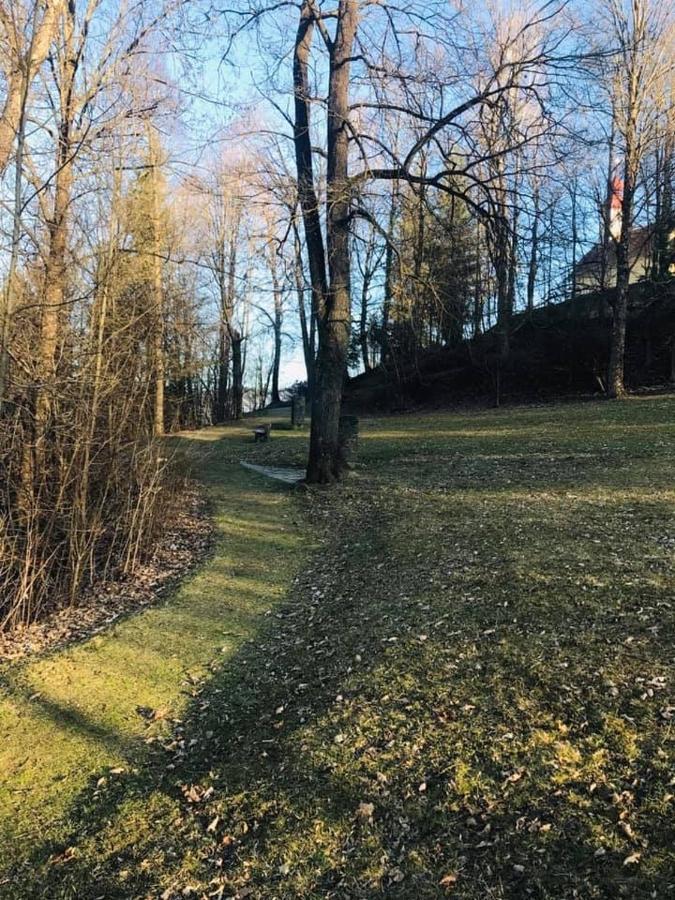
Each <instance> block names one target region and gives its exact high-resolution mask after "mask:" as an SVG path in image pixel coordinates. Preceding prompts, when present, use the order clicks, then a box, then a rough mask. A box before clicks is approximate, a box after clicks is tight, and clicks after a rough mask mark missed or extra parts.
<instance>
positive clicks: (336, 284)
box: [307, 0, 357, 484]
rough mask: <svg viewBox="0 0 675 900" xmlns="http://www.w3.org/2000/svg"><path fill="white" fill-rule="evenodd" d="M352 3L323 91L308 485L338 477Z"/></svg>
mask: <svg viewBox="0 0 675 900" xmlns="http://www.w3.org/2000/svg"><path fill="white" fill-rule="evenodd" d="M356 27H357V0H340V3H339V5H338V22H337V27H336V31H335V39H334V41H333V42H332V44H331V53H330V73H329V85H328V136H327V151H328V163H327V168H326V248H327V251H328V253H327V255H328V274H329V287H328V293H327V295H326V302H325V305H324V309H323V311H322V312H323V314H322V315H321V316H320V318H319V357H318V361H317V384H316V394H315V397H314V401H313V404H312V431H311V435H310V449H309V461H308V464H307V480H308V481H309V482H310V483H317V484H328V483H330V482H331V481H333V480H334V479H336V478H339V477H340V474H341V471H342V465H341V458H340V446H339V423H340V410H341V406H342V389H343V384H344V379H345V374H346V368H347V350H348V347H349V332H350V326H351V302H350V301H351V296H350V294H351V281H350V257H349V235H350V208H351V202H350V200H351V198H350V183H349V129H348V119H349V112H350V109H349V75H350V61H351V56H352V50H353V45H354V38H355V37H356Z"/></svg>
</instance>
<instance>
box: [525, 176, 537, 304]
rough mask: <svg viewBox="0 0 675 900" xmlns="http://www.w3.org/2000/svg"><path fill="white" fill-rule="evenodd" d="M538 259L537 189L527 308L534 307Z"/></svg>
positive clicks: (531, 239)
mask: <svg viewBox="0 0 675 900" xmlns="http://www.w3.org/2000/svg"><path fill="white" fill-rule="evenodd" d="M538 260H539V190H538V189H537V188H535V191H534V211H533V219H532V232H531V234H530V265H529V267H528V270H527V310H528V312H532V310H533V309H534V289H535V285H536V283H537V264H538Z"/></svg>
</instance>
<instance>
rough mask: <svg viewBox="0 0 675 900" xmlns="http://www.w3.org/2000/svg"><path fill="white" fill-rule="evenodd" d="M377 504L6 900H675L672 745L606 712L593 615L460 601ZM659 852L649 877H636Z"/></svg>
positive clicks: (86, 802)
mask: <svg viewBox="0 0 675 900" xmlns="http://www.w3.org/2000/svg"><path fill="white" fill-rule="evenodd" d="M374 499H375V498H374V497H373V496H368V495H367V493H365V492H363V496H361V497H360V498H359V499H358V500H357V501H355V502H350V503H349V504H346V506H345V509H343V510H342V511H340V512H338V508H331V509H330V514H331V515H330V531H329V534H330V538H331V541H330V542H329V543H327V544H326V545H325V547H324V552H323V553H322V554H321V556H320V557H319V558H315V559H314V560H312V561H310V563H309V565H308V566H307V567H306V569H305V571H304V572H303V573H302V575H301V577H300V579H299V580H298V581H297V582H296V583H295V584H294V585H293V587H292V588H291V589H290V590H289V592H288V594H287V596H286V598H285V601H284V602H283V604H282V605H281V606H279V607H278V608H277V609H276V610H275V611H273V612H272V613H271V614H270V615H269V616H268V617H267V618H266V619H265V620H264V623H263V625H262V627H261V628H260V629H259V630H258V632H257V634H256V636H255V639H254V640H252V641H250V642H248V643H247V644H245V645H244V646H242V647H241V648H240V650H239V651H238V652H237V654H236V655H234V656H232V657H231V658H228V659H226V660H225V661H223V662H220V663H214V664H213V665H212V667H211V674H210V677H209V678H208V679H207V680H206V681H205V682H204V683H203V684H201V685H198V686H195V689H194V693H195V696H194V697H193V700H192V702H191V704H190V707H189V709H188V711H187V713H186V715H185V717H184V720H183V722H182V723H179V724H177V725H176V729H175V732H174V734H173V736H172V737H173V740H172V741H171V742H167V749H162V748H159V747H153V746H150V747H144V746H143V745H139V746H137V747H135V748H133V751H132V752H131V753H130V754H129V756H130V759H132V761H133V765H132V770H131V771H129V773H127V774H125V775H124V776H122V777H120V778H119V779H117V780H115V781H114V782H113V783H111V784H110V785H109V786H108V787H107V788H106V790H105V791H101V790H100V789H99V788H97V787H96V785H95V784H94V783H92V784H91V785H90V786H89V787H88V788H87V790H85V791H83V792H82V793H81V794H80V796H79V797H78V798H77V800H76V802H75V803H74V804H73V806H72V807H71V809H70V811H69V825H70V834H69V838H68V840H67V841H65V842H64V841H62V842H61V843H60V845H59V846H56V845H55V844H53V843H42V844H41V845H38V846H37V847H36V848H35V851H34V853H33V854H32V858H31V860H30V863H29V865H28V866H20V867H18V868H17V869H15V873H14V878H15V881H14V883H13V885H12V890H14V891H15V893H7V894H5V896H7V897H17V898H19V897H21V898H23V897H49V898H66V897H69V898H70V897H73V898H75V897H77V898H78V900H79V898H94V897H104V898H134V897H139V898H140V897H159V896H162V895H163V894H164V893H165V892H167V893H166V896H167V897H174V896H175V897H178V896H180V895H181V893H182V892H183V891H187V890H189V889H190V887H191V886H193V885H194V886H195V893H194V894H193V896H202V895H204V896H215V897H218V896H221V897H223V896H224V897H227V896H241V897H244V896H248V897H257V898H272V897H279V898H282V897H283V898H288V900H290V898H320V897H325V898H328V897H336V898H337V897H340V898H345V900H346V898H360V897H361V898H366V897H380V896H386V897H392V898H410V897H416V898H417V897H419V898H426V897H429V898H431V897H442V896H445V895H446V889H447V887H449V886H452V887H453V892H454V895H455V896H458V897H465V898H475V900H478V898H481V900H483V898H488V897H502V898H506V897H509V898H520V897H538V898H561V897H568V896H569V897H572V896H578V897H584V898H605V900H609V898H610V897H611V898H613V900H615V898H616V897H620V896H627V897H631V898H642V897H645V898H646V897H650V896H652V895H653V892H654V891H657V894H656V896H666V895H667V894H666V893H664V891H667V890H669V884H671V882H672V878H671V876H670V875H669V872H670V871H671V870H670V869H669V866H670V865H671V864H672V853H671V851H670V850H669V849H668V848H669V847H671V846H672V845H671V839H672V825H671V824H669V823H668V819H667V818H666V817H665V816H664V815H663V814H661V815H659V814H658V808H657V806H656V804H657V802H658V796H659V790H660V789H661V787H662V786H663V785H665V784H666V783H667V780H666V768H667V765H666V763H667V761H665V762H664V761H663V760H662V759H660V756H659V750H660V749H661V747H660V743H659V736H658V733H657V732H656V731H655V733H654V735H653V736H652V737H650V738H649V739H647V740H645V741H644V742H643V743H639V742H638V743H635V731H636V729H635V728H634V727H633V726H631V725H630V723H627V724H626V722H625V715H626V714H630V715H632V717H633V719H634V720H635V715H636V712H635V709H634V703H633V696H632V695H627V696H626V697H620V698H619V699H618V700H616V701H614V700H609V701H608V700H607V694H606V693H597V690H596V689H597V683H598V679H597V677H596V673H597V670H598V667H599V666H602V665H603V663H605V662H606V661H607V660H613V658H614V656H615V654H614V653H608V651H607V649H606V648H607V640H606V639H605V640H603V638H602V636H601V635H600V634H599V633H596V634H594V636H593V640H592V641H590V640H585V639H584V637H585V636H584V635H583V634H579V633H576V634H575V632H574V629H573V628H572V629H570V628H569V623H566V621H565V620H566V618H568V617H569V616H570V614H573V613H574V608H575V607H574V602H573V598H572V597H565V596H563V597H561V598H560V609H559V610H556V609H555V607H552V606H551V605H550V604H545V603H543V602H542V603H541V604H538V597H537V595H536V592H535V591H534V590H532V591H531V593H530V596H529V598H528V601H527V603H526V602H525V601H524V600H522V599H521V598H520V597H518V599H519V600H520V605H519V606H518V613H519V616H522V617H524V618H525V621H524V622H523V623H519V624H515V623H514V622H512V621H510V619H509V618H508V617H506V616H503V615H501V614H499V616H500V618H499V620H498V621H499V623H500V624H499V628H498V629H496V630H495V628H494V624H495V621H496V609H495V596H494V593H492V594H491V593H490V591H489V590H488V588H489V587H490V585H491V583H492V581H493V580H496V581H497V583H499V584H500V589H503V590H504V591H506V592H507V593H508V591H509V589H510V590H511V591H512V592H513V593H514V595H516V596H518V595H519V594H520V592H521V591H522V590H523V589H524V588H525V584H524V582H523V577H522V575H521V574H519V573H518V572H517V571H516V570H515V569H514V567H513V565H512V563H511V562H510V560H508V559H502V560H501V561H500V562H499V563H498V564H495V563H494V559H491V564H492V565H493V566H495V567H496V568H494V569H493V571H480V566H479V565H473V566H467V567H466V570H458V574H457V575H456V577H455V578H454V580H453V582H452V593H450V594H442V593H441V594H438V589H437V586H435V585H431V586H430V585H429V578H428V576H429V574H430V572H431V574H433V571H434V569H433V567H434V566H435V565H436V564H438V566H440V565H441V564H444V563H446V562H447V561H448V558H447V557H446V558H443V557H442V556H439V557H438V559H437V560H436V559H435V558H434V552H435V551H434V552H432V551H431V550H430V551H428V553H427V556H428V558H427V559H426V565H427V569H426V571H425V572H423V570H422V569H421V568H420V567H419V566H416V565H415V564H414V559H415V558H416V552H413V550H415V549H416V548H414V547H413V544H414V540H415V538H416V539H418V540H422V539H423V538H424V537H425V535H424V534H423V533H420V534H417V535H415V531H416V529H417V530H418V531H420V530H421V531H424V523H419V526H417V525H414V524H413V523H412V522H411V521H408V522H407V523H406V522H404V521H403V517H404V516H405V512H406V508H405V505H404V506H401V505H400V504H399V505H396V504H391V503H390V504H389V505H388V506H385V504H379V503H375V502H374ZM310 503H311V504H316V505H317V506H318V507H320V506H321V502H320V501H318V500H317V499H316V498H311V500H310ZM335 504H336V507H339V502H338V501H337V500H335ZM314 511H315V512H317V510H314ZM318 512H321V509H320V508H319V509H318ZM507 514H508V513H507ZM461 524H462V527H463V528H465V527H466V524H467V523H466V511H464V514H463V518H462V523H461ZM571 524H572V525H573V523H571ZM401 529H403V530H404V531H405V534H403V535H401V534H399V532H400V531H401ZM452 530H453V529H452V528H451V527H450V526H449V525H448V543H449V544H451V542H452V539H453V537H454V535H453V534H452ZM318 533H323V534H324V535H325V534H326V532H325V531H323V532H322V531H320V530H319V531H318ZM427 538H428V535H427ZM497 538H498V534H495V535H489V534H488V535H486V540H487V543H488V544H493V545H494V546H497ZM404 541H407V543H408V544H409V545H410V553H411V555H410V558H408V557H406V559H405V565H399V564H398V563H397V564H396V566H394V564H393V560H395V554H397V553H398V554H401V552H402V548H403V547H405V546H406V545H405V544H404V543H403V542H404ZM442 549H443V548H441V550H442ZM462 551H463V547H460V549H459V550H458V551H456V553H459V552H462ZM453 562H455V563H456V562H457V560H456V559H453ZM480 562H482V561H481V560H479V561H478V563H480ZM393 569H395V571H392V570H393ZM533 574H536V573H533ZM424 575H426V576H427V577H426V578H425V577H424ZM541 582H542V584H544V582H545V579H542V580H541ZM547 590H548V587H547V586H546V585H545V584H544V586H543V587H542V591H547ZM467 597H468V599H467ZM599 600H600V601H601V602H604V600H603V598H602V597H600V598H599ZM469 601H470V602H469ZM542 601H543V595H542ZM638 603H639V598H636V602H635V606H636V607H637V604H638ZM528 604H529V605H528ZM528 609H536V610H537V614H538V615H540V614H541V613H542V610H543V611H546V610H547V611H548V612H547V613H546V614H547V615H548V616H549V619H548V620H547V621H546V622H545V623H544V622H541V621H539V622H537V623H534V622H528V621H527V615H528ZM600 612H601V609H600V607H598V614H600ZM591 613H592V610H591V608H590V606H589V607H588V609H585V610H584V615H585V616H587V617H588V618H589V620H590V615H591ZM612 627H613V623H611V622H610V623H609V626H608V634H607V636H606V637H608V638H610V639H611V638H612V637H613V634H612V633H611V628H612ZM556 628H557V629H559V631H560V633H559V634H556ZM565 628H566V629H567V630H564V629H565ZM539 631H542V632H543V633H542V634H541V635H540V634H539ZM616 631H617V633H620V628H619V627H617V629H616ZM626 666H628V663H626ZM636 671H640V670H639V669H637V670H636ZM634 674H635V673H634V672H630V671H627V672H626V675H627V678H630V677H632V675H634ZM650 716H651V713H649V712H645V715H644V721H643V722H642V724H643V725H644V727H645V728H649V727H651V728H653V727H654V726H653V722H652V720H651V718H650ZM622 722H623V724H622ZM633 744H635V746H633ZM593 781H596V782H597V786H596V788H595V789H593V790H591V785H592V783H593ZM633 782H636V783H637V786H636V784H634V783H633ZM627 794H632V799H631V797H630V796H627ZM615 796H616V797H618V798H619V799H618V800H616V799H614V797H615ZM637 807H640V809H638V808H637ZM650 810H651V811H652V819H653V821H652V822H651V823H650V821H649V819H648V813H649V811H650ZM622 812H629V813H630V817H629V818H628V821H629V822H635V823H636V824H635V825H634V826H633V827H634V829H635V837H634V839H631V838H630V837H629V836H627V835H626V834H625V833H624V832H622V831H621V829H620V828H619V826H618V823H619V822H620V821H624V820H622V819H621V818H620V815H621V813H622ZM68 847H70V848H73V849H72V850H70V851H69V850H68V849H67V848H68ZM647 847H648V848H649V854H648V855H649V857H650V858H649V862H648V868H647V869H646V870H640V865H641V864H640V863H638V862H636V863H629V864H627V865H624V859H625V858H626V857H628V856H629V855H630V853H631V852H636V853H639V852H645V848H647ZM598 848H600V849H603V850H604V851H605V852H604V854H603V855H601V856H599V857H596V855H595V854H596V852H597V850H598ZM50 856H51V858H52V863H51V864H48V863H47V862H46V860H47V859H48V858H49V857H50ZM54 860H55V861H54ZM444 878H446V879H449V880H448V881H447V882H446V885H445V886H444V885H443V884H441V882H442V880H443V879H444ZM454 878H456V882H455V881H453V880H452V879H454ZM221 888H222V892H221ZM22 891H23V892H22ZM219 892H220V893H219ZM575 892H576V893H575ZM659 892H660V893H659ZM185 896H189V894H187V893H186V894H185Z"/></svg>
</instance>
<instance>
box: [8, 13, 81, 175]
mask: <svg viewBox="0 0 675 900" xmlns="http://www.w3.org/2000/svg"><path fill="white" fill-rule="evenodd" d="M64 8H65V0H36V2H35V6H34V8H33V22H32V30H31V39H30V42H29V46H28V48H27V50H26V51H25V52H24V51H23V48H22V47H21V46H19V45H18V43H16V40H18V36H19V35H20V34H21V31H20V30H17V31H15V30H14V28H11V27H10V28H8V29H7V34H8V36H9V37H10V47H9V48H8V51H9V52H8V60H7V63H8V64H7V68H6V70H5V78H6V86H5V102H4V103H3V105H2V110H0V174H2V173H3V172H4V171H5V169H6V168H7V164H8V163H9V160H10V158H11V156H12V148H13V146H14V140H15V138H16V135H17V133H18V131H19V125H20V121H21V116H22V109H23V106H24V102H25V101H24V97H25V95H26V94H27V92H28V91H29V90H30V85H31V83H32V81H33V79H34V78H35V76H36V74H37V73H38V71H39V70H40V69H41V68H42V64H43V63H44V61H45V60H46V59H47V55H48V53H49V48H50V46H51V43H52V40H53V38H54V36H55V34H56V29H57V26H58V20H59V16H60V15H61V13H62V12H63V10H64ZM40 16H41V18H40Z"/></svg>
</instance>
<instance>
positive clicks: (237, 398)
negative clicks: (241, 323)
mask: <svg viewBox="0 0 675 900" xmlns="http://www.w3.org/2000/svg"><path fill="white" fill-rule="evenodd" d="M231 338H232V418H233V419H241V415H242V412H243V408H244V366H243V361H242V351H241V345H242V342H243V337H242V334H241V332H240V331H238V329H236V328H233V329H232V331H231Z"/></svg>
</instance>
